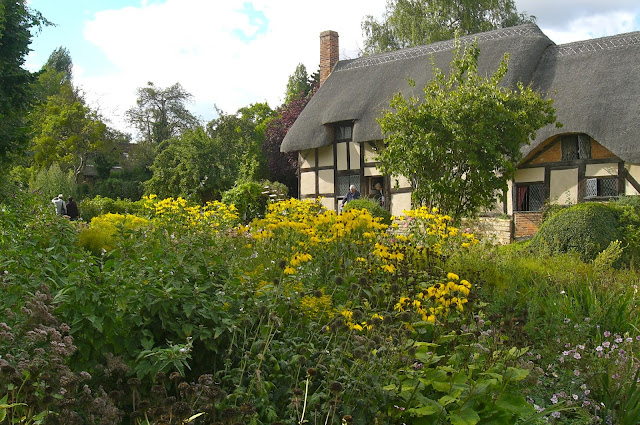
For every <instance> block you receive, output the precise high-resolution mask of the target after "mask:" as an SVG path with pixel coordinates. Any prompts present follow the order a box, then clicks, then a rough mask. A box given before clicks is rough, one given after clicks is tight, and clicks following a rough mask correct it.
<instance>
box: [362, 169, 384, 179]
mask: <svg viewBox="0 0 640 425" xmlns="http://www.w3.org/2000/svg"><path fill="white" fill-rule="evenodd" d="M364 175H365V176H366V177H377V176H381V175H382V173H381V172H380V170H378V168H377V167H364Z"/></svg>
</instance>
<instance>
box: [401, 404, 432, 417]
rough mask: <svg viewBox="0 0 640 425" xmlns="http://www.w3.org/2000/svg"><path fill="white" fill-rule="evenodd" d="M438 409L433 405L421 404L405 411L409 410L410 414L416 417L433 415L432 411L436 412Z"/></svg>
mask: <svg viewBox="0 0 640 425" xmlns="http://www.w3.org/2000/svg"><path fill="white" fill-rule="evenodd" d="M439 411H440V409H438V408H437V407H435V406H421V407H414V408H412V409H409V410H407V412H409V414H411V416H416V417H422V416H429V415H433V414H434V413H438V412H439Z"/></svg>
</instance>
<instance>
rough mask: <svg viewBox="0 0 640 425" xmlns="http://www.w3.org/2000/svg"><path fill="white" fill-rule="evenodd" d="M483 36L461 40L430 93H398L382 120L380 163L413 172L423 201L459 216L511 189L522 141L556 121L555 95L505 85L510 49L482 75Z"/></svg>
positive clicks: (389, 169)
mask: <svg viewBox="0 0 640 425" xmlns="http://www.w3.org/2000/svg"><path fill="white" fill-rule="evenodd" d="M479 55H480V50H479V48H478V45H477V42H476V43H473V44H472V45H470V46H467V47H466V48H465V49H463V48H462V46H461V44H460V42H459V41H457V42H456V47H455V51H454V59H453V61H452V62H451V69H450V72H449V75H445V74H444V73H443V72H442V71H441V70H439V69H437V68H435V67H434V69H433V74H434V78H433V79H432V80H431V82H429V83H428V84H427V85H426V87H425V88H424V98H422V99H418V98H414V97H409V98H406V97H404V96H403V95H402V94H398V95H397V96H395V97H394V98H393V99H392V100H391V104H390V106H391V111H388V112H386V113H385V114H384V116H383V117H382V118H380V119H379V122H380V125H381V126H382V130H383V133H384V134H385V135H386V140H385V141H386V149H384V150H382V151H381V153H380V154H379V158H378V159H379V161H380V163H381V169H382V171H383V172H384V173H385V174H389V175H392V176H398V175H403V176H406V177H407V178H409V179H410V181H411V182H412V188H413V201H414V202H415V203H416V204H428V205H432V206H438V207H440V208H441V210H442V211H445V212H446V213H448V214H450V215H452V216H454V217H460V216H473V215H475V214H477V213H478V211H479V210H481V209H482V208H491V207H492V206H493V204H494V203H495V200H496V197H497V196H501V195H502V194H503V193H505V192H506V190H507V181H508V180H509V179H511V178H512V176H513V175H514V173H515V170H516V164H517V161H518V160H519V159H520V156H521V154H520V148H521V147H522V146H523V145H525V144H527V143H528V142H529V140H530V138H532V137H535V132H536V130H538V129H540V128H542V127H543V126H545V125H547V124H552V123H554V122H555V120H556V117H555V110H554V109H553V107H552V101H551V100H544V99H542V98H541V96H540V95H539V94H538V93H536V92H534V91H533V90H532V89H531V88H530V87H524V86H523V85H521V84H519V85H518V86H517V87H515V88H504V87H501V86H500V85H499V84H500V82H501V81H502V79H503V77H504V76H505V74H506V72H507V62H508V55H505V57H504V58H503V60H502V62H501V63H500V64H499V67H498V69H497V71H496V72H495V73H494V74H493V75H492V76H491V77H490V78H484V77H481V76H479V75H478V57H479Z"/></svg>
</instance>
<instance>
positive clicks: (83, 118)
mask: <svg viewBox="0 0 640 425" xmlns="http://www.w3.org/2000/svg"><path fill="white" fill-rule="evenodd" d="M69 89H70V87H67V89H66V90H69ZM64 91H65V90H63V92H64ZM36 115H37V116H38V118H37V119H35V120H34V121H35V122H34V131H35V136H34V138H33V150H34V152H35V156H34V161H35V163H36V164H38V165H39V166H41V167H46V168H48V167H50V166H51V165H52V164H53V163H59V164H60V165H61V166H62V167H63V168H65V169H73V173H74V174H75V175H76V176H78V175H79V174H81V173H82V172H83V171H84V169H85V167H86V166H87V163H88V160H89V159H90V158H91V156H92V155H93V154H95V153H96V152H98V151H99V150H100V149H101V148H102V147H103V146H104V145H105V142H106V141H107V140H108V136H109V133H108V128H107V125H106V124H105V123H104V122H103V121H102V120H101V119H100V117H99V116H98V114H97V113H96V112H95V111H93V110H91V108H89V107H87V106H85V105H84V104H83V102H82V101H80V100H73V101H69V95H68V94H66V95H65V94H58V95H54V96H49V98H48V100H47V102H46V103H45V104H43V105H41V106H39V107H38V111H37V113H36Z"/></svg>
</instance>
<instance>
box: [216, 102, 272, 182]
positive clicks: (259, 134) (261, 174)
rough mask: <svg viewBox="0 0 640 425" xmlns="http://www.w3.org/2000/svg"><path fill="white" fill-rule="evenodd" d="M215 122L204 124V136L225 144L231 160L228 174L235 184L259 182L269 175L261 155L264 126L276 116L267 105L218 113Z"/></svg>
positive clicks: (257, 104)
mask: <svg viewBox="0 0 640 425" xmlns="http://www.w3.org/2000/svg"><path fill="white" fill-rule="evenodd" d="M217 112H218V115H219V116H218V118H216V119H214V120H212V121H210V122H209V123H208V124H207V134H208V135H209V136H210V137H212V138H215V139H219V140H221V141H224V142H225V143H226V144H227V145H228V146H229V147H231V149H230V154H231V155H232V157H233V160H232V161H231V163H232V164H233V168H231V169H230V170H229V173H230V174H233V176H234V177H235V181H236V182H240V181H245V180H252V181H259V180H261V179H264V178H266V177H267V174H268V171H267V168H266V164H265V159H264V156H263V155H262V144H263V143H264V137H265V136H264V134H265V128H266V123H267V122H269V120H270V119H271V118H273V117H274V116H275V114H276V112H275V111H274V110H272V109H271V108H270V107H269V105H268V104H267V103H254V104H251V105H249V106H248V107H244V108H240V109H238V111H237V112H236V113H235V114H225V113H224V112H223V111H220V110H218V111H217Z"/></svg>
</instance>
